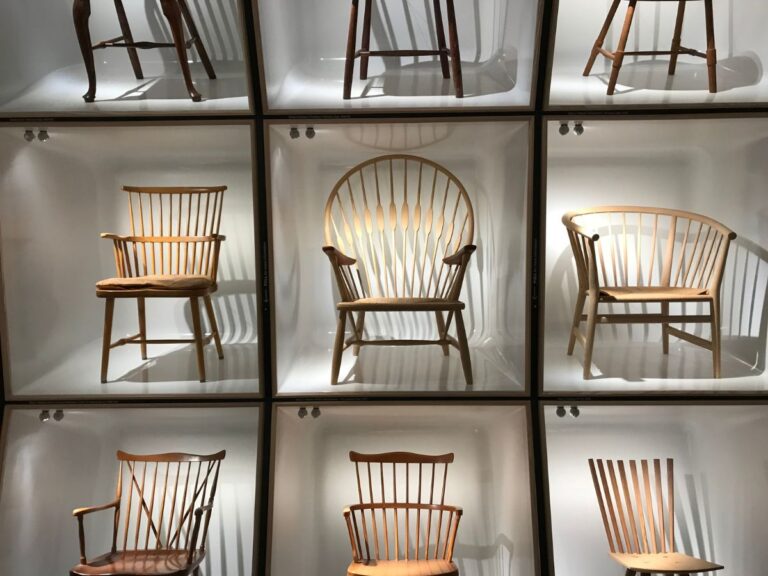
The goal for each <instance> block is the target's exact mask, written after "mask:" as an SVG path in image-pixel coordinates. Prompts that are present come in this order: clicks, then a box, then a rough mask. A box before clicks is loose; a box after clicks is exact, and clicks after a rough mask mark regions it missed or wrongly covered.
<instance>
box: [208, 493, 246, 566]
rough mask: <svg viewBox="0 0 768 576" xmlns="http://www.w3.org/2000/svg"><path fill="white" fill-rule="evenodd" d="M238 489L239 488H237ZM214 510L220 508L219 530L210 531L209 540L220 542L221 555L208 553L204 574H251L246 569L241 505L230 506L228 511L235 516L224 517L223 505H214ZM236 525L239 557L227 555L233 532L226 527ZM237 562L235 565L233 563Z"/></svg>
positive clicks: (236, 543)
mask: <svg viewBox="0 0 768 576" xmlns="http://www.w3.org/2000/svg"><path fill="white" fill-rule="evenodd" d="M235 489H237V488H235ZM214 510H218V514H217V518H216V525H217V526H218V530H216V533H214V531H213V530H211V531H210V534H209V535H208V538H209V540H213V539H214V538H216V539H217V540H218V544H219V555H218V557H216V558H214V557H213V555H212V554H210V553H209V554H206V556H205V560H204V561H203V568H204V570H203V574H227V575H230V574H231V575H232V576H249V574H250V573H246V570H245V550H244V547H243V534H242V532H241V531H240V525H241V524H240V523H241V517H240V516H241V511H240V506H232V507H230V508H229V510H228V513H233V514H234V516H235V517H234V518H227V519H226V520H225V519H224V518H223V516H224V515H223V513H222V512H221V507H218V508H216V507H214ZM232 526H234V527H236V530H235V549H236V550H237V557H236V558H234V559H232V558H229V557H228V556H227V552H226V550H227V544H228V543H231V541H232V534H228V533H227V531H226V530H225V527H232ZM233 564H235V565H233Z"/></svg>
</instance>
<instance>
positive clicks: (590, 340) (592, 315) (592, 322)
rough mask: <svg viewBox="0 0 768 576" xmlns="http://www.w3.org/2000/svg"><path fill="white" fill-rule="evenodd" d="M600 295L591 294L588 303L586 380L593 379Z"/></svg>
mask: <svg viewBox="0 0 768 576" xmlns="http://www.w3.org/2000/svg"><path fill="white" fill-rule="evenodd" d="M597 303H598V295H597V294H589V296H588V302H587V333H586V335H585V340H584V380H589V379H590V378H591V377H592V350H593V349H594V347H595V327H596V325H597Z"/></svg>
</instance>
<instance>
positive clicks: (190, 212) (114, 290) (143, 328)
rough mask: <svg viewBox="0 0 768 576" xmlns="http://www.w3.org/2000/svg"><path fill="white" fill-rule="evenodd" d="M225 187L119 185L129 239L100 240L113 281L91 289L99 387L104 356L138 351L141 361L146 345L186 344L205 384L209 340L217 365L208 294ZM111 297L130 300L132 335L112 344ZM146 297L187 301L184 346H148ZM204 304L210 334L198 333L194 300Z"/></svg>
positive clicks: (218, 245) (217, 340) (159, 341)
mask: <svg viewBox="0 0 768 576" xmlns="http://www.w3.org/2000/svg"><path fill="white" fill-rule="evenodd" d="M226 189H227V187H226V186H213V187H198V188H190V187H175V188H168V187H166V188H147V187H137V186H124V187H123V191H124V192H127V194H128V215H129V219H130V235H129V236H119V235H117V234H109V233H104V234H102V235H101V237H102V238H107V239H109V240H112V242H113V247H114V256H115V266H116V268H117V276H116V277H115V278H108V279H106V280H101V281H100V282H98V283H97V284H96V296H98V297H99V298H104V299H105V300H106V309H105V314H104V336H103V343H102V355H101V381H102V382H106V381H107V371H108V368H109V351H110V350H111V349H112V348H115V347H116V346H123V345H125V344H139V345H140V346H141V358H142V359H143V360H146V359H147V344H182V343H193V344H194V345H195V351H196V355H197V369H198V374H199V376H200V381H201V382H205V359H204V349H203V346H204V345H205V344H208V343H209V342H210V341H211V338H213V340H214V342H215V344H216V352H217V353H218V356H219V359H221V358H224V351H223V349H222V347H221V338H220V336H219V329H218V325H217V323H216V315H215V313H214V310H213V304H212V302H211V294H213V293H214V292H216V289H217V284H216V277H217V274H218V267H219V251H220V248H221V243H222V242H223V241H224V239H225V237H224V236H223V235H221V234H219V226H220V224H221V208H222V204H223V202H224V191H225V190H226ZM116 298H135V299H136V301H137V303H138V309H139V333H138V334H134V335H133V336H128V337H126V338H121V339H120V340H118V341H116V342H112V341H111V340H112V316H113V313H114V308H115V299H116ZM147 298H189V301H190V303H191V308H192V325H193V330H194V337H193V338H192V339H178V338H174V339H148V338H147V323H146V314H145V300H146V299H147ZM201 299H202V300H203V302H204V303H205V309H206V311H207V313H208V321H209V322H210V324H211V333H210V334H208V335H204V334H203V328H202V321H201V319H200V300H201Z"/></svg>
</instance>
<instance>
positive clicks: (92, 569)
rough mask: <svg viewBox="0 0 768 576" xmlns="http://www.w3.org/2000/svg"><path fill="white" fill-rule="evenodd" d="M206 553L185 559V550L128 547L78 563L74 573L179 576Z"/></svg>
mask: <svg viewBox="0 0 768 576" xmlns="http://www.w3.org/2000/svg"><path fill="white" fill-rule="evenodd" d="M204 557H205V552H201V551H199V550H198V551H196V552H195V554H194V555H193V557H192V562H191V563H188V562H187V551H186V550H129V551H126V552H115V553H114V554H113V553H109V554H104V555H103V556H99V557H97V558H93V559H91V560H90V561H89V562H88V563H87V564H78V565H77V566H75V567H74V568H72V570H70V575H73V576H182V575H187V574H191V573H192V571H193V570H194V569H195V566H197V565H198V564H200V562H202V560H203V558H204Z"/></svg>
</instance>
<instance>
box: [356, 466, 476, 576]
mask: <svg viewBox="0 0 768 576" xmlns="http://www.w3.org/2000/svg"><path fill="white" fill-rule="evenodd" d="M349 459H350V460H351V461H352V462H354V463H355V472H356V475H357V494H358V498H359V504H355V505H354V506H349V507H348V508H345V509H344V519H345V520H346V522H347V531H348V533H349V543H350V545H351V546H352V563H351V564H350V565H349V567H348V568H347V576H424V575H429V576H458V574H459V570H458V568H457V567H456V565H455V564H454V563H453V548H454V544H455V542H456V534H457V532H458V530H459V520H461V516H462V509H461V508H458V507H456V506H449V505H447V504H445V486H446V482H447V480H448V464H450V463H452V462H453V454H452V453H451V454H442V455H440V456H427V455H423V454H413V453H411V452H387V453H384V454H359V453H357V452H350V453H349ZM390 465H391V466H390ZM441 468H442V470H441ZM361 469H362V473H361ZM390 474H391V476H390ZM390 478H391V480H392V483H391V485H390V486H389V487H388V488H387V487H385V485H386V484H387V483H388V482H389V479H390ZM403 480H404V481H405V487H404V489H403V485H402V484H403ZM398 483H400V496H399V498H400V500H398ZM374 486H375V488H374ZM366 492H367V494H368V501H367V502H366V501H365V493H366ZM414 493H415V494H414ZM403 497H404V499H403ZM438 499H439V503H437V502H438ZM361 537H362V539H361Z"/></svg>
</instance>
